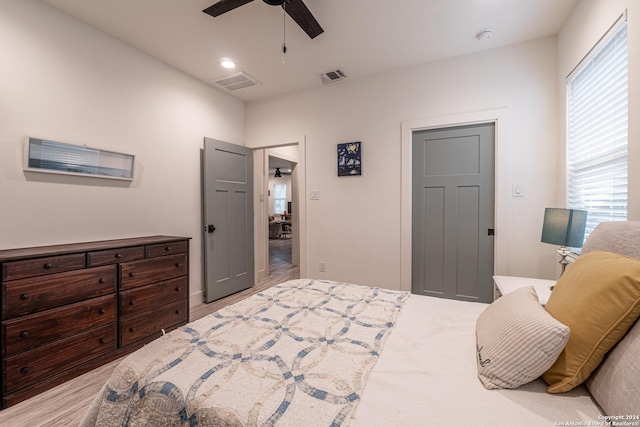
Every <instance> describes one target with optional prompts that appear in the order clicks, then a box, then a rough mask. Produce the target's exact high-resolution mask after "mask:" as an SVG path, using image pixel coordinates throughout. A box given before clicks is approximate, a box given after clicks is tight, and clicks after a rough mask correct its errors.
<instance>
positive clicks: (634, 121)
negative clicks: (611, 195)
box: [558, 0, 640, 221]
mask: <svg viewBox="0 0 640 427" xmlns="http://www.w3.org/2000/svg"><path fill="white" fill-rule="evenodd" d="M625 9H626V10H627V31H628V48H629V70H628V78H629V94H628V96H629V116H628V120H629V181H628V185H629V188H628V191H629V208H628V219H630V220H636V221H638V220H640V2H638V1H637V0H582V1H580V2H578V3H577V5H576V7H575V9H574V10H573V12H572V13H571V16H570V17H569V19H567V22H566V23H565V25H564V27H563V29H562V31H561V32H560V33H559V35H558V93H559V98H560V126H559V140H560V144H559V146H558V157H559V159H560V160H559V161H558V170H559V176H560V186H559V188H560V192H559V194H558V205H559V206H563V205H564V202H565V198H566V192H565V188H566V186H565V177H566V168H565V159H566V116H565V111H566V78H567V76H568V75H569V73H571V71H572V70H573V69H574V68H575V67H576V65H578V63H579V62H580V60H581V59H582V58H584V57H585V56H586V55H587V53H588V52H589V50H591V48H592V47H593V46H594V45H595V44H596V43H597V42H598V40H599V39H600V38H601V37H602V36H603V35H604V34H605V33H606V32H607V30H608V29H609V28H610V27H611V26H612V25H613V24H614V23H615V22H616V20H617V19H618V17H619V16H620V15H621V14H622V13H623V12H624V10H625Z"/></svg>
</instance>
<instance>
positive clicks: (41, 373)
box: [0, 236, 189, 409]
mask: <svg viewBox="0 0 640 427" xmlns="http://www.w3.org/2000/svg"><path fill="white" fill-rule="evenodd" d="M0 271H1V273H2V275H1V282H0V283H1V292H2V293H1V295H0V299H1V302H2V323H1V328H0V343H1V346H2V371H1V372H0V382H1V383H2V390H1V406H2V409H4V408H6V407H9V406H11V405H14V404H16V403H18V402H20V401H22V400H25V399H27V398H29V397H31V396H34V395H36V394H38V393H41V392H42V391H44V390H47V389H49V388H51V387H54V386H56V385H58V384H60V383H62V382H64V381H67V380H69V379H71V378H73V377H75V376H78V375H80V374H83V373H85V372H88V371H90V370H92V369H94V368H96V367H98V366H100V365H102V364H104V363H107V362H110V361H112V360H114V359H116V358H118V357H121V356H123V355H125V354H127V353H130V352H132V351H134V350H136V349H138V348H140V347H142V346H143V345H144V344H146V343H148V342H149V341H152V340H153V339H155V338H157V337H159V336H161V335H162V333H163V331H165V332H168V331H170V330H172V329H175V328H177V327H178V326H181V325H184V324H185V323H187V321H188V319H189V238H188V237H174V236H150V237H138V238H131V239H118V240H105V241H98V242H87V243H75V244H68V245H55V246H41V247H34V248H23V249H9V250H0Z"/></svg>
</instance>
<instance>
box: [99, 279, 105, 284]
mask: <svg viewBox="0 0 640 427" xmlns="http://www.w3.org/2000/svg"><path fill="white" fill-rule="evenodd" d="M104 282H106V280H104V279H103V278H100V280H98V283H104Z"/></svg>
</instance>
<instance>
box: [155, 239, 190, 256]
mask: <svg viewBox="0 0 640 427" xmlns="http://www.w3.org/2000/svg"><path fill="white" fill-rule="evenodd" d="M187 244H188V242H186V241H180V242H170V243H159V244H156V245H147V258H153V257H157V256H164V255H171V254H181V253H184V252H187Z"/></svg>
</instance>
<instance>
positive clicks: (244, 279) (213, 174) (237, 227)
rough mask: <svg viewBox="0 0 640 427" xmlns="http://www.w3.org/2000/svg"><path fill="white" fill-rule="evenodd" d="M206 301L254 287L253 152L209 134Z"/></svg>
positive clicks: (206, 151)
mask: <svg viewBox="0 0 640 427" xmlns="http://www.w3.org/2000/svg"><path fill="white" fill-rule="evenodd" d="M203 163H204V171H203V179H204V184H203V187H204V203H203V204H204V220H205V227H204V236H205V237H204V256H205V261H204V264H205V268H204V278H205V292H206V294H205V301H206V302H211V301H214V300H217V299H220V298H222V297H225V296H227V295H231V294H233V293H236V292H239V291H241V290H243V289H247V288H249V287H251V286H253V284H254V283H253V282H254V273H253V271H254V263H253V151H252V150H251V149H249V148H246V147H243V146H241V145H235V144H229V143H227V142H222V141H217V140H215V139H210V138H205V139H204V162H203Z"/></svg>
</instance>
